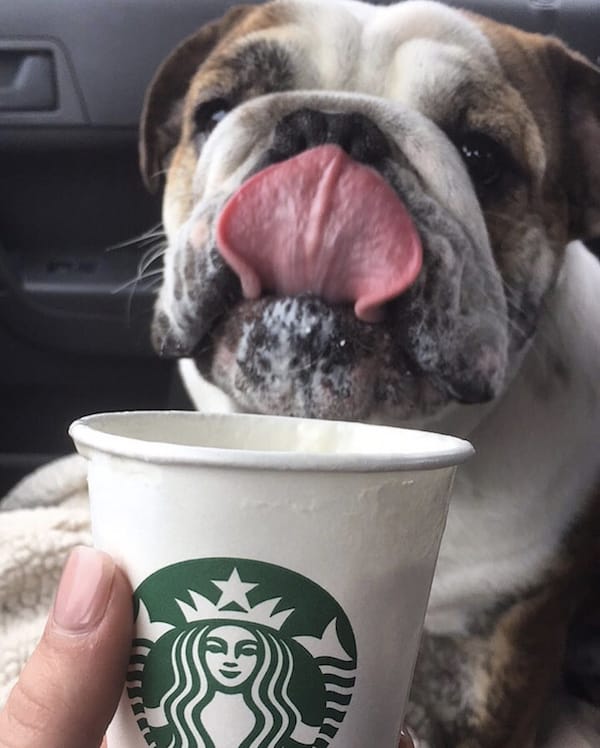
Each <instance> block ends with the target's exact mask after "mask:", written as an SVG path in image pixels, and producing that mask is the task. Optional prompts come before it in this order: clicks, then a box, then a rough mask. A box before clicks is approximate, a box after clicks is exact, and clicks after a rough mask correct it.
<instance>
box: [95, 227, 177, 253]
mask: <svg viewBox="0 0 600 748" xmlns="http://www.w3.org/2000/svg"><path fill="white" fill-rule="evenodd" d="M159 238H160V239H164V238H165V232H164V229H163V228H162V224H161V223H157V224H156V225H155V226H152V227H151V228H150V229H148V231H146V232H144V233H143V234H140V235H139V236H135V237H133V238H132V239H126V240H125V241H122V242H118V243H116V244H111V245H110V246H108V247H106V249H105V251H106V252H114V251H115V250H118V249H128V248H133V247H140V246H143V245H144V244H147V243H148V242H150V241H153V240H155V239H159Z"/></svg>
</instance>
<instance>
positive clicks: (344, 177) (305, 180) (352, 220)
mask: <svg viewBox="0 0 600 748" xmlns="http://www.w3.org/2000/svg"><path fill="white" fill-rule="evenodd" d="M217 244H218V247H219V250H220V252H221V254H222V256H223V259H224V260H225V261H226V262H227V264H228V265H229V266H230V267H231V268H232V269H233V270H234V271H235V272H236V273H237V275H238V276H239V278H240V281H241V284H242V290H243V293H244V296H245V297H246V298H249V299H256V298H258V297H259V296H260V295H261V293H262V291H263V290H265V291H271V292H274V293H277V294H279V295H283V296H296V295H298V294H301V293H306V292H309V293H314V294H316V295H318V296H320V297H321V298H323V299H324V300H325V301H327V302H330V303H332V304H337V303H349V302H350V303H353V304H354V310H355V313H356V316H357V317H358V318H359V319H362V320H364V321H366V322H375V321H377V320H379V319H381V307H382V305H383V304H384V303H385V302H386V301H389V300H390V299H392V298H394V297H396V296H398V295H399V294H401V293H402V292H403V291H405V290H406V289H407V288H408V287H409V286H410V285H411V284H412V283H413V282H414V280H415V279H416V277H417V275H418V274H419V271H420V269H421V264H422V259H423V257H422V255H423V252H422V248H421V242H420V240H419V236H418V234H417V232H416V229H415V227H414V225H413V222H412V220H411V217H410V215H409V214H408V211H407V210H406V208H405V206H404V204H403V203H402V201H401V200H400V199H399V198H398V196H397V194H396V193H395V192H394V190H393V189H392V188H391V187H390V186H389V185H388V184H387V182H386V181H385V180H384V179H383V178H382V177H381V176H380V175H379V174H378V173H377V172H375V171H374V170H373V169H370V168H368V167H366V166H363V165H362V164H359V163H358V162H356V161H353V160H352V159H351V158H350V157H349V156H347V155H346V153H345V152H344V151H343V150H342V149H341V148H339V147H338V146H334V145H324V146H320V147H318V148H313V149H311V150H309V151H305V152H304V153H302V154H300V155H299V156H295V157H294V158H291V159H289V160H288V161H283V162H282V163H279V164H275V165H273V166H270V167H268V168H267V169H265V170H264V171H261V172H259V173H258V174H256V175H255V176H254V177H252V178H250V179H249V180H248V181H247V182H246V183H245V184H243V185H242V187H241V188H240V189H239V190H238V191H237V192H236V193H235V194H234V195H233V197H232V198H231V199H230V200H229V202H228V203H227V204H226V205H225V207H224V209H223V211H222V213H221V215H220V216H219V220H218V223H217Z"/></svg>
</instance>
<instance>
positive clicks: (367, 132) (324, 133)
mask: <svg viewBox="0 0 600 748" xmlns="http://www.w3.org/2000/svg"><path fill="white" fill-rule="evenodd" d="M326 143H330V144H334V145H339V146H340V147H341V148H343V149H344V150H345V151H346V153H347V154H348V155H349V156H351V157H352V158H353V159H355V160H356V161H360V162H361V163H363V164H367V165H368V166H375V165H377V164H378V163H379V162H380V161H381V160H382V159H384V158H385V157H386V156H389V155H390V146H389V143H388V141H387V139H386V137H385V135H384V134H383V133H382V132H381V130H380V129H379V128H378V127H377V125H375V124H374V123H373V122H372V121H371V120H370V119H369V118H368V117H365V115H364V114H360V113H359V112H348V113H344V114H338V113H329V112H319V111H317V110H315V109H298V110H297V111H295V112H292V113H291V114H288V115H286V116H285V117H284V118H283V119H282V120H281V122H280V123H279V124H278V125H277V127H276V129H275V136H274V140H273V146H272V149H271V150H272V155H273V157H274V159H275V160H277V161H283V160H284V159H288V158H292V157H293V156H297V155H298V154H299V153H303V152H304V151H307V150H308V149H309V148H316V147H317V146H320V145H325V144H326Z"/></svg>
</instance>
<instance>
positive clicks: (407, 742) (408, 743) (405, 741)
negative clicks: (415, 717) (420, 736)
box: [398, 730, 415, 748]
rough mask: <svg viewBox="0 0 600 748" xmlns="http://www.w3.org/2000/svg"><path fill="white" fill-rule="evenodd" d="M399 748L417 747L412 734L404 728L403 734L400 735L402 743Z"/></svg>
mask: <svg viewBox="0 0 600 748" xmlns="http://www.w3.org/2000/svg"><path fill="white" fill-rule="evenodd" d="M398 748H415V744H414V743H413V740H412V738H411V736H410V734H409V733H408V732H405V731H404V730H402V735H400V745H399V746H398Z"/></svg>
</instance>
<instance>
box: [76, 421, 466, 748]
mask: <svg viewBox="0 0 600 748" xmlns="http://www.w3.org/2000/svg"><path fill="white" fill-rule="evenodd" d="M70 434H71V436H72V438H73V440H74V441H75V444H76V446H77V449H78V450H79V452H80V453H81V454H83V455H85V456H86V457H87V458H89V460H90V465H89V487H90V501H91V511H92V529H93V535H94V541H95V544H96V545H97V546H98V547H99V548H102V549H103V550H105V551H108V552H109V553H110V554H112V555H113V556H114V557H115V558H116V559H117V561H118V562H119V563H120V564H121V566H122V567H123V569H124V570H125V571H126V573H127V574H128V576H129V578H130V580H131V583H132V586H133V589H134V590H135V601H134V602H135V614H136V634H135V640H134V642H133V651H132V657H131V665H130V672H129V676H128V682H127V687H126V689H125V692H124V694H123V698H122V700H121V704H120V706H119V711H118V713H117V716H116V718H115V720H114V721H113V724H112V725H111V728H110V731H109V748H147V747H148V746H156V747H157V748H203V747H205V746H206V747H210V748H281V747H284V748H288V746H289V748H298V747H301V746H315V747H316V748H325V747H326V746H329V745H332V746H337V747H338V748H366V747H367V746H368V747H369V748H371V746H374V747H376V748H397V745H398V737H399V733H400V728H401V725H402V719H403V714H404V709H405V705H406V700H407V696H408V690H409V687H410V682H411V678H412V672H413V668H414V663H415V659H416V655H417V649H418V644H419V639H420V635H421V629H422V625H423V619H424V615H425V608H426V605H427V600H428V596H429V591H430V586H431V581H432V577H433V572H434V566H435V562H436V558H437V554H438V549H439V544H440V540H441V536H442V532H443V529H444V525H445V521H446V512H447V503H448V495H449V491H450V486H451V483H452V477H453V473H454V466H455V465H457V464H458V463H460V462H462V461H464V460H465V459H467V458H468V457H469V456H470V455H471V453H472V447H471V446H470V445H469V444H468V443H467V442H464V441H461V440H459V439H455V438H452V437H448V436H441V435H437V434H431V433H425V432H419V431H408V430H403V429H395V428H388V427H383V426H381V427H380V426H370V425H365V424H355V423H340V422H332V421H315V420H302V419H291V418H277V417H265V416H250V415H214V414H211V415H204V414H200V413H191V412H142V413H140V412H135V413H115V414H102V415H96V416H89V417H87V418H83V419H81V420H79V421H76V422H75V423H74V424H73V425H72V426H71V429H70Z"/></svg>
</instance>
